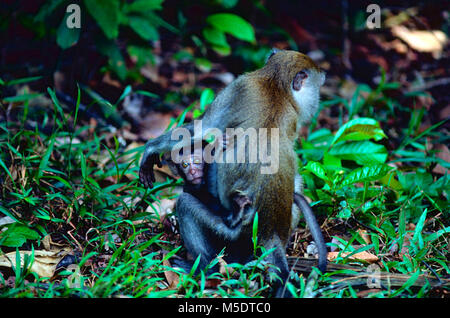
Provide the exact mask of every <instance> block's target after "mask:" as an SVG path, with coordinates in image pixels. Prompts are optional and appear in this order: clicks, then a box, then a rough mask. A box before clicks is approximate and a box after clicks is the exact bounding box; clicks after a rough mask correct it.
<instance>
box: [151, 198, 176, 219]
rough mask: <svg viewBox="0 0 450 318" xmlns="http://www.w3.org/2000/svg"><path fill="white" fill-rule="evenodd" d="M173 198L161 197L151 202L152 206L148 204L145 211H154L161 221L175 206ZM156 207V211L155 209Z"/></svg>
mask: <svg viewBox="0 0 450 318" xmlns="http://www.w3.org/2000/svg"><path fill="white" fill-rule="evenodd" d="M175 202H176V200H175V199H162V200H161V201H159V202H153V203H152V206H148V208H147V210H146V212H148V213H155V214H156V215H157V216H159V219H160V220H161V221H163V220H164V219H165V218H166V216H167V214H169V213H171V212H172V211H173V210H174V208H175ZM155 209H156V211H155Z"/></svg>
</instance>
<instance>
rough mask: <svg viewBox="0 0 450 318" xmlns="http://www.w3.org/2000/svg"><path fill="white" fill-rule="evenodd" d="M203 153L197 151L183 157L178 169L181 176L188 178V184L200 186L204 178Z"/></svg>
mask: <svg viewBox="0 0 450 318" xmlns="http://www.w3.org/2000/svg"><path fill="white" fill-rule="evenodd" d="M204 165H205V163H204V161H203V151H202V149H195V150H194V152H193V153H191V154H189V155H184V156H183V157H181V161H180V163H179V166H178V169H179V170H180V172H181V175H184V176H185V177H186V182H187V183H190V184H200V183H202V178H203V169H204Z"/></svg>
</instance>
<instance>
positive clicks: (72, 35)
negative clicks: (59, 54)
mask: <svg viewBox="0 0 450 318" xmlns="http://www.w3.org/2000/svg"><path fill="white" fill-rule="evenodd" d="M70 14H71V13H66V14H65V15H64V18H63V19H62V21H61V23H60V24H59V27H58V30H56V43H57V44H58V45H59V47H60V48H62V49H63V50H65V49H68V48H69V47H71V46H73V45H75V44H76V43H77V42H78V39H79V38H80V31H81V28H68V27H67V18H68V16H69V15H70Z"/></svg>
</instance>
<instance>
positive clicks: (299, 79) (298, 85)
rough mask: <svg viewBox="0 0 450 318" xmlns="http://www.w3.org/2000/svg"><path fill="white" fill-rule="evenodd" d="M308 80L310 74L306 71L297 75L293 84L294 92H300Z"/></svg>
mask: <svg viewBox="0 0 450 318" xmlns="http://www.w3.org/2000/svg"><path fill="white" fill-rule="evenodd" d="M307 78H308V74H306V72H305V71H300V72H298V73H297V75H295V77H294V81H293V82H292V88H293V89H294V91H299V90H300V89H301V88H302V86H303V81H304V80H305V79H307Z"/></svg>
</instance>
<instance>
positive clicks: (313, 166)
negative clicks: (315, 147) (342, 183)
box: [304, 161, 329, 181]
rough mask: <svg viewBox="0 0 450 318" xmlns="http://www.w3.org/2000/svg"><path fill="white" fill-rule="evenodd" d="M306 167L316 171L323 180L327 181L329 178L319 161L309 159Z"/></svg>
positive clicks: (313, 171)
mask: <svg viewBox="0 0 450 318" xmlns="http://www.w3.org/2000/svg"><path fill="white" fill-rule="evenodd" d="M304 169H305V170H307V171H310V172H312V173H314V174H315V175H316V176H317V177H319V178H320V179H322V180H326V181H328V180H329V179H328V176H327V174H326V170H325V168H324V167H323V166H322V164H321V163H319V162H314V161H309V162H308V164H307V165H306V166H305V167H304Z"/></svg>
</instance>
